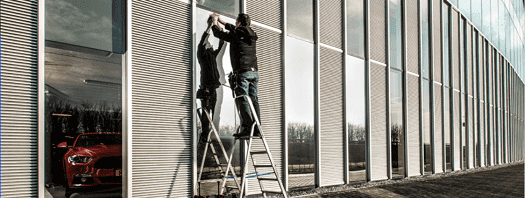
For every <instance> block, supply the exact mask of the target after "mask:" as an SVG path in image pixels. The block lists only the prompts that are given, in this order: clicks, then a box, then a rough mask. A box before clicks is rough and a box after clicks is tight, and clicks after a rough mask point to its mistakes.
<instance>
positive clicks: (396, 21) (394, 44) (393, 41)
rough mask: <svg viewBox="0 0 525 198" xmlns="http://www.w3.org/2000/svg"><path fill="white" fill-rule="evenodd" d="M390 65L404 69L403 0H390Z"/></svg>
mask: <svg viewBox="0 0 525 198" xmlns="http://www.w3.org/2000/svg"><path fill="white" fill-rule="evenodd" d="M389 2H390V7H389V10H390V67H392V68H396V69H402V64H403V62H402V61H403V59H402V55H403V46H402V42H401V39H402V32H401V0H390V1H389Z"/></svg>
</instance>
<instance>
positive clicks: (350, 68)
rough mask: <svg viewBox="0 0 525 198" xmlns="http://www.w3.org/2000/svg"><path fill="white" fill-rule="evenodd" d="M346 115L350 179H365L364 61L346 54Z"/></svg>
mask: <svg viewBox="0 0 525 198" xmlns="http://www.w3.org/2000/svg"><path fill="white" fill-rule="evenodd" d="M346 58H347V59H346V61H347V64H346V93H347V94H346V117H347V121H348V123H347V125H348V152H349V154H348V166H349V169H348V170H349V173H348V174H349V180H350V181H353V182H355V181H366V160H365V154H366V153H365V151H366V147H365V141H366V128H365V107H366V104H365V62H364V60H363V59H360V58H356V57H353V56H350V55H347V56H346Z"/></svg>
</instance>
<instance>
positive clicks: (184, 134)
mask: <svg viewBox="0 0 525 198" xmlns="http://www.w3.org/2000/svg"><path fill="white" fill-rule="evenodd" d="M131 5H132V7H131V28H132V30H131V50H132V53H133V55H132V64H131V70H132V72H131V75H132V82H131V89H132V93H131V100H132V111H131V114H132V123H133V124H132V131H131V132H132V133H133V136H132V142H131V145H132V162H131V163H132V167H133V169H132V173H131V174H130V175H131V177H132V186H131V189H132V193H133V197H190V196H192V179H193V178H192V163H193V161H192V154H193V151H192V142H193V138H192V134H193V133H192V131H193V130H192V105H193V104H192V60H191V59H192V56H191V51H192V43H191V36H192V34H191V28H180V27H191V18H190V17H191V6H190V4H186V3H183V2H181V1H166V2H164V3H162V4H159V3H155V2H150V1H137V0H134V1H132V4H131ZM174 16H178V17H174ZM159 27H162V28H159ZM159 53H162V57H159ZM159 85H171V86H159ZM152 101H155V102H152ZM159 140H162V142H163V145H164V146H163V147H162V148H160V147H159V144H158V141H159Z"/></svg>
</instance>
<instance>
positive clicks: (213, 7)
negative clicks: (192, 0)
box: [197, 0, 240, 16]
mask: <svg viewBox="0 0 525 198" xmlns="http://www.w3.org/2000/svg"><path fill="white" fill-rule="evenodd" d="M239 2H240V1H239V0H197V5H198V7H202V8H205V9H207V10H210V11H212V12H216V13H219V14H222V15H224V14H226V15H230V16H237V14H239V8H240V4H239Z"/></svg>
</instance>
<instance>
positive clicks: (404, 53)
mask: <svg viewBox="0 0 525 198" xmlns="http://www.w3.org/2000/svg"><path fill="white" fill-rule="evenodd" d="M406 13H407V6H406V0H403V1H402V2H401V31H402V34H401V35H402V37H401V42H402V43H403V46H402V68H403V85H402V86H403V96H402V97H403V99H402V100H403V102H402V103H403V112H402V117H403V131H402V133H403V142H404V144H403V151H404V152H403V165H404V169H405V172H404V173H405V174H404V176H405V177H408V169H409V168H410V167H409V165H408V164H409V163H408V154H407V153H408V151H409V150H408V130H407V128H408V118H407V115H408V113H407V112H408V109H407V106H408V105H407V104H408V101H407V46H408V43H407V30H406V27H407V20H406V18H407V17H406V15H407V14H406ZM398 155H399V153H398ZM398 159H399V158H398Z"/></svg>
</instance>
